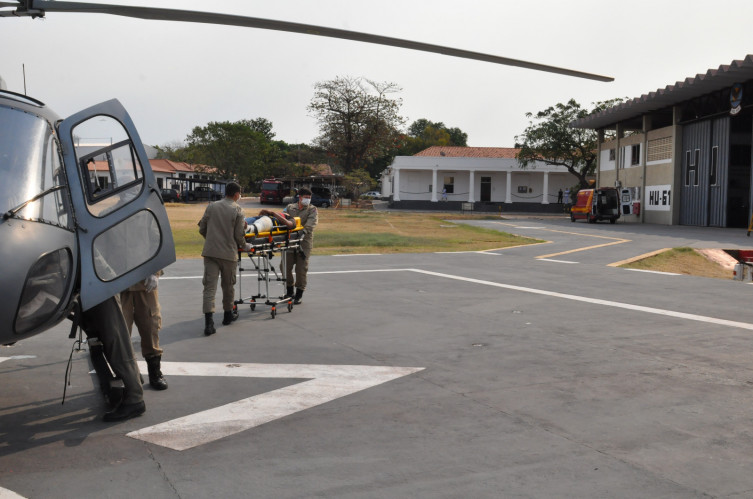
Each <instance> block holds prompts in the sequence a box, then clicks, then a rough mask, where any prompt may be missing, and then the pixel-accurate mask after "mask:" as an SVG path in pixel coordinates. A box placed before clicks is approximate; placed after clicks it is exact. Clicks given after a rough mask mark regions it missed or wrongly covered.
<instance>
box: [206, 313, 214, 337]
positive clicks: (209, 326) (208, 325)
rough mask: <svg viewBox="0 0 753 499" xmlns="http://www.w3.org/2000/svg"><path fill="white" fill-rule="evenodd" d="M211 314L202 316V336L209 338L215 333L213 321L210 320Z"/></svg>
mask: <svg viewBox="0 0 753 499" xmlns="http://www.w3.org/2000/svg"><path fill="white" fill-rule="evenodd" d="M212 315H214V314H212V312H207V313H206V314H204V334H205V335H207V336H210V335H212V334H214V333H216V332H217V331H216V330H215V329H214V319H213V318H212Z"/></svg>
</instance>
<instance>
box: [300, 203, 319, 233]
mask: <svg viewBox="0 0 753 499" xmlns="http://www.w3.org/2000/svg"><path fill="white" fill-rule="evenodd" d="M318 223H319V211H318V210H317V209H316V207H313V209H312V210H311V213H309V217H308V218H307V219H306V223H305V224H303V228H304V229H306V232H308V233H311V232H312V231H313V230H314V227H316V224H318Z"/></svg>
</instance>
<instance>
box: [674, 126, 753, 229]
mask: <svg viewBox="0 0 753 499" xmlns="http://www.w3.org/2000/svg"><path fill="white" fill-rule="evenodd" d="M729 137H730V118H729V117H724V118H719V119H716V120H704V121H699V122H698V123H692V124H690V125H686V126H685V127H683V132H682V149H683V155H682V178H681V179H680V191H681V194H682V195H681V197H680V203H681V204H680V224H681V225H701V226H708V225H710V226H715V227H726V226H727V191H728V182H729V178H728V177H729V150H730V147H729V142H730V139H729ZM746 213H747V212H746Z"/></svg>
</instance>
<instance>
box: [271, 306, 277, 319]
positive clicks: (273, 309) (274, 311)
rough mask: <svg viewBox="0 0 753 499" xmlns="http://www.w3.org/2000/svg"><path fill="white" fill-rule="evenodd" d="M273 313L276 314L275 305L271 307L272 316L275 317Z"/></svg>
mask: <svg viewBox="0 0 753 499" xmlns="http://www.w3.org/2000/svg"><path fill="white" fill-rule="evenodd" d="M275 315H277V309H276V308H275V307H272V318H273V319H274V318H275Z"/></svg>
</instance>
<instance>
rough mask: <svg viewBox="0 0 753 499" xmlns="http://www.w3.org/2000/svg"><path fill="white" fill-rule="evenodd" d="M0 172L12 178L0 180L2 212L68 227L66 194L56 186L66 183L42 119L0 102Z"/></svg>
mask: <svg viewBox="0 0 753 499" xmlns="http://www.w3.org/2000/svg"><path fill="white" fill-rule="evenodd" d="M0 176H1V177H2V178H3V179H13V181H12V182H2V183H0V209H2V211H3V212H7V211H8V210H14V212H15V213H14V216H15V217H18V218H23V219H26V220H37V221H44V222H47V223H51V224H54V225H58V226H62V227H66V228H70V217H69V213H70V207H69V206H68V198H67V196H66V195H65V193H64V192H63V190H60V189H55V187H56V186H57V187H59V186H62V185H65V173H64V171H63V169H62V164H61V160H60V151H59V148H58V144H57V141H56V140H55V137H54V134H53V130H52V127H51V126H50V124H49V123H48V122H47V121H46V120H45V119H43V118H40V117H38V116H34V115H32V114H28V113H25V112H22V111H19V110H16V109H12V108H8V107H2V106H0ZM34 198H38V199H34ZM17 208H20V209H17ZM16 209H17V210H16Z"/></svg>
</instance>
